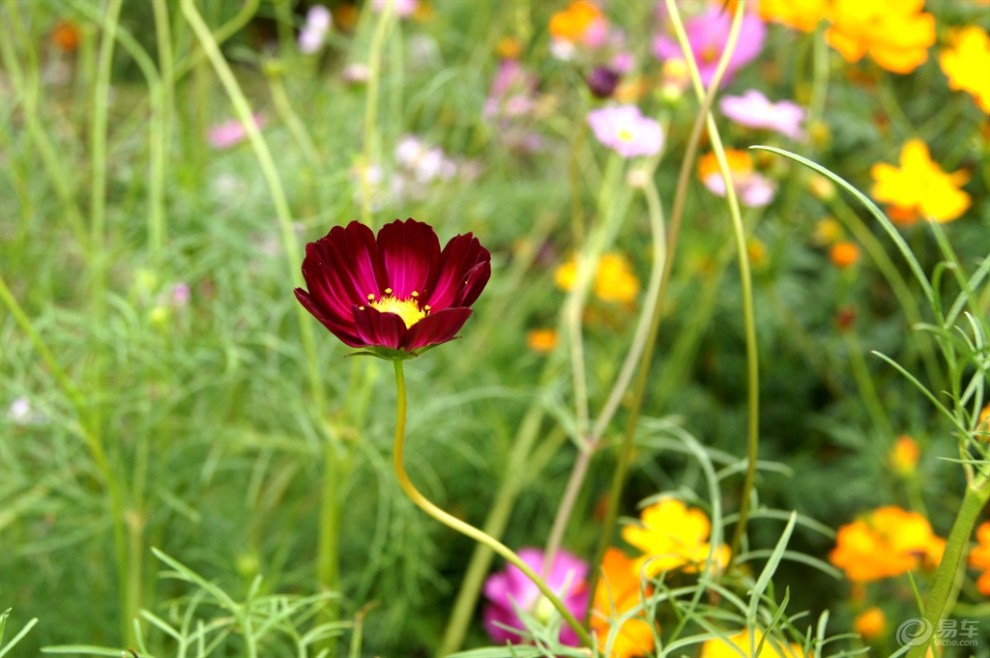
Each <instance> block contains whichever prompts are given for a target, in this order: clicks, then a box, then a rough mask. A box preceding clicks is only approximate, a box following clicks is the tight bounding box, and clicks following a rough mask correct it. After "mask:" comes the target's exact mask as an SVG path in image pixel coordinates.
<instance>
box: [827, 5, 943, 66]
mask: <svg viewBox="0 0 990 658" xmlns="http://www.w3.org/2000/svg"><path fill="white" fill-rule="evenodd" d="M923 6H924V0H833V1H832V11H831V12H830V15H829V19H830V20H831V22H832V25H831V27H829V29H828V31H827V32H826V33H825V40H826V41H828V43H829V45H830V46H832V47H833V48H835V49H836V50H838V51H839V53H840V54H841V55H842V56H843V57H844V58H845V59H846V61H849V62H858V61H859V60H860V59H861V58H862V57H863V55H866V54H868V55H869V56H870V57H871V58H872V59H873V60H874V61H875V62H876V63H877V64H879V65H880V66H881V67H883V68H885V69H887V70H888V71H893V72H894V73H910V72H911V71H913V70H915V69H916V68H918V67H919V66H921V64H923V63H924V62H925V60H926V59H928V48H929V47H930V46H932V45H933V44H934V43H935V17H934V16H932V15H931V14H928V13H925V12H923V11H921V10H922V8H923Z"/></svg>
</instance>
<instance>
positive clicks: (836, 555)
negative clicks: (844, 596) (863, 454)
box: [828, 505, 945, 583]
mask: <svg viewBox="0 0 990 658" xmlns="http://www.w3.org/2000/svg"><path fill="white" fill-rule="evenodd" d="M835 544H836V545H835V549H834V550H833V551H832V552H831V553H830V554H829V556H828V559H829V561H830V562H831V563H832V564H834V565H835V566H837V567H839V568H840V569H842V570H843V571H845V572H846V577H847V578H849V580H851V581H853V582H854V583H859V582H869V581H872V580H881V579H883V578H892V577H894V576H899V575H901V574H904V573H907V572H908V571H913V570H914V569H918V568H919V567H926V568H928V567H934V566H935V565H937V564H938V563H939V562H940V561H941V560H942V552H943V551H944V550H945V540H944V539H942V538H940V537H937V536H935V534H934V532H932V526H931V524H929V523H928V520H927V519H926V518H925V517H923V516H922V515H920V514H918V513H916V512H908V511H907V510H904V509H901V508H900V507H896V506H893V505H889V506H886V507H880V508H877V509H875V510H873V511H872V512H871V513H870V514H868V515H867V516H866V517H864V518H861V519H856V520H855V521H853V522H852V523H849V524H846V525H844V526H842V527H840V528H839V532H838V535H837V536H836V541H835Z"/></svg>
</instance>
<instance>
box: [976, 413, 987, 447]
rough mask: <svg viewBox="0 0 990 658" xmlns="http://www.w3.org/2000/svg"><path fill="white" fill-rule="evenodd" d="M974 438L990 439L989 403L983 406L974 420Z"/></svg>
mask: <svg viewBox="0 0 990 658" xmlns="http://www.w3.org/2000/svg"><path fill="white" fill-rule="evenodd" d="M976 438H978V439H982V440H984V441H990V404H988V405H987V406H985V407H983V409H982V410H981V411H980V417H979V418H978V419H977V421H976Z"/></svg>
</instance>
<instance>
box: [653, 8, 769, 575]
mask: <svg viewBox="0 0 990 658" xmlns="http://www.w3.org/2000/svg"><path fill="white" fill-rule="evenodd" d="M666 6H667V8H668V10H669V11H670V12H671V13H670V18H671V23H672V24H673V26H674V32H675V33H676V35H677V41H678V43H679V44H680V46H681V51H682V52H683V53H684V56H685V58H686V59H687V62H688V70H689V71H690V73H691V81H692V83H693V85H694V91H695V95H696V96H697V97H698V100H699V101H701V100H703V99H704V97H705V89H704V86H703V85H702V83H701V76H700V75H699V73H698V66H697V62H695V60H694V55H693V53H692V51H691V46H690V44H689V43H688V39H687V34H686V33H685V31H684V25H683V23H682V22H681V17H680V14H679V13H678V10H677V7H676V5H675V4H674V2H673V0H666ZM745 11H746V0H740V2H739V3H738V4H737V5H736V12H735V15H734V16H733V19H732V30H731V32H730V34H729V39H728V41H727V43H726V46H725V51H726V52H727V53H731V52H732V51H733V50H734V49H735V44H736V40H737V38H738V36H739V28H740V26H741V25H742V17H743V15H744V13H745ZM707 114H708V116H707V118H706V122H707V125H708V137H709V139H710V140H711V143H712V150H713V151H714V153H715V158H716V160H718V166H719V170H720V171H721V173H722V179H723V180H724V181H725V198H726V202H727V204H728V206H729V216H730V218H731V220H732V232H733V236H734V237H735V242H736V257H737V259H738V260H739V283H740V285H741V288H742V313H743V326H744V331H745V338H746V394H747V395H746V413H747V423H746V459H747V462H746V474H745V476H744V478H743V485H742V489H741V491H740V501H739V522H738V523H737V524H736V527H735V530H734V532H733V534H732V542H731V544H730V547H731V550H732V554H731V556H730V557H729V564H728V566H727V567H726V570H728V569H730V568H731V567H732V561H733V560H734V559H735V556H736V555H737V554H738V553H739V547H740V546H741V545H742V540H743V537H744V536H745V533H746V522H747V520H748V517H749V505H750V494H751V493H752V490H753V486H754V484H755V482H756V458H757V454H758V451H759V441H760V416H759V413H760V370H759V367H760V366H759V354H758V348H757V344H756V313H755V310H754V307H753V280H752V276H751V274H750V269H749V255H748V253H747V250H746V228H745V227H744V226H743V221H742V215H741V214H740V212H739V200H738V199H737V198H736V191H735V189H734V188H733V185H732V175H731V170H730V169H729V163H728V161H727V160H726V158H725V149H724V148H723V146H722V139H721V137H720V135H719V132H718V127H717V126H716V125H715V119H714V118H713V117H712V115H711V112H708V113H707Z"/></svg>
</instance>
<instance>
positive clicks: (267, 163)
mask: <svg viewBox="0 0 990 658" xmlns="http://www.w3.org/2000/svg"><path fill="white" fill-rule="evenodd" d="M255 4H256V3H255ZM180 7H181V9H182V13H183V15H184V16H185V17H186V21H187V22H188V23H189V25H190V27H192V30H193V32H194V33H195V34H196V38H197V39H199V41H200V44H201V45H202V47H203V50H204V51H206V54H207V57H208V58H209V60H210V63H211V64H212V65H213V69H214V71H215V72H216V74H217V77H218V78H220V82H221V83H222V84H223V86H224V89H225V90H226V92H227V96H228V97H229V98H230V102H231V104H232V105H233V106H234V111H235V112H236V114H237V118H238V119H239V120H240V121H241V123H242V124H244V129H245V131H246V132H247V136H248V140H249V141H250V142H251V148H252V149H253V150H254V154H255V157H256V158H257V159H258V166H259V167H261V172H262V174H263V175H264V178H265V182H266V183H267V184H268V191H269V193H270V194H271V197H272V204H273V205H274V206H275V214H276V216H277V217H278V223H279V228H280V230H281V238H282V249H283V250H284V251H285V259H286V265H287V266H288V268H289V271H290V276H291V277H292V280H293V281H294V282H297V283H299V284H301V283H302V275H301V273H300V271H299V263H300V262H301V260H302V259H301V258H300V254H299V245H298V243H297V241H296V234H295V231H294V230H293V228H292V211H291V210H290V209H289V202H288V199H287V198H286V195H285V188H284V187H283V186H282V181H281V179H280V178H279V174H278V167H276V166H275V161H274V159H273V158H272V153H271V150H270V149H269V148H268V145H267V144H266V143H265V140H264V138H262V136H261V133H260V132H259V131H258V126H257V125H255V123H254V119H253V117H252V114H251V105H250V104H249V103H248V100H247V98H246V97H245V96H244V92H243V90H241V87H240V85H239V84H238V82H237V78H236V77H234V72H233V71H232V70H231V69H230V65H229V64H227V61H226V60H225V59H224V57H223V54H222V53H221V52H220V47H219V45H218V44H217V41H216V38H215V37H214V35H213V34H211V33H210V29H209V27H207V25H206V23H205V22H204V21H203V17H202V16H201V15H200V14H199V12H198V11H197V9H196V6H195V4H194V3H193V0H181V4H180ZM296 315H297V316H298V318H299V332H300V338H301V341H302V344H303V351H304V353H305V360H306V363H307V364H308V366H309V370H308V375H309V385H310V388H311V389H312V393H313V398H314V403H315V405H316V408H317V409H324V408H325V400H326V396H325V395H324V391H323V380H322V379H321V377H320V371H319V360H318V359H317V358H316V342H315V340H314V337H313V323H312V321H311V319H310V317H309V313H308V312H307V311H306V309H304V308H303V307H302V306H301V305H297V306H296Z"/></svg>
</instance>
